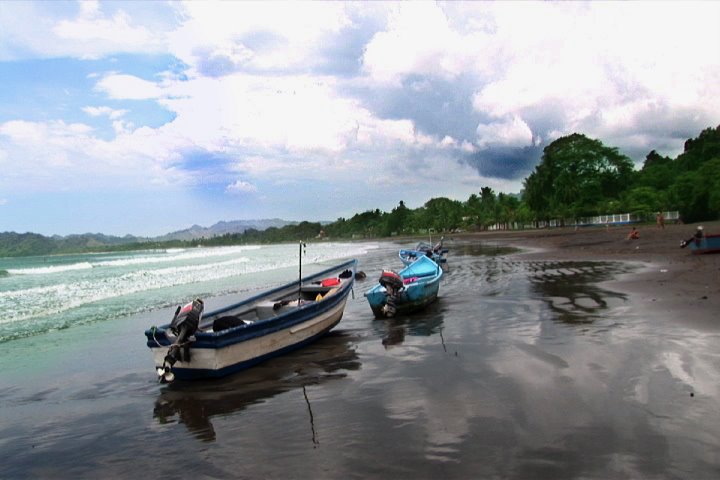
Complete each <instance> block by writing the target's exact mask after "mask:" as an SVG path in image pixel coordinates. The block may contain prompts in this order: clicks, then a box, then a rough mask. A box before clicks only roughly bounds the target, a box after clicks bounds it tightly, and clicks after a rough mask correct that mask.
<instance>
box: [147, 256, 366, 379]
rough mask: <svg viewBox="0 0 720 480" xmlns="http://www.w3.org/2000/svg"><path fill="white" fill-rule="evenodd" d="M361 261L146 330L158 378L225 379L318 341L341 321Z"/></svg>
mask: <svg viewBox="0 0 720 480" xmlns="http://www.w3.org/2000/svg"><path fill="white" fill-rule="evenodd" d="M356 268H357V260H350V261H347V262H344V263H341V264H339V265H336V266H334V267H331V268H328V269H325V270H323V271H321V272H318V273H316V274H313V275H310V276H307V277H304V278H303V277H302V275H301V274H300V275H299V276H298V277H299V278H298V280H295V281H293V282H290V283H288V284H286V285H283V286H280V287H277V288H273V289H271V290H269V291H267V292H264V293H261V294H259V295H255V296H253V297H251V298H249V299H247V300H244V301H242V302H239V303H235V304H233V305H229V306H226V307H223V308H220V309H217V310H215V311H212V312H209V313H207V314H204V312H203V310H204V303H203V301H202V300H201V299H196V300H193V302H191V303H188V304H187V305H185V306H184V307H178V308H177V310H176V312H175V316H174V317H173V319H172V321H171V322H170V323H169V324H167V325H163V326H160V327H152V328H150V329H148V330H146V331H145V336H146V338H147V346H148V347H149V348H150V350H151V351H152V353H153V356H154V359H155V367H156V371H157V374H158V379H159V380H160V381H161V382H164V383H166V382H171V381H173V380H174V379H176V378H177V379H197V378H212V377H222V376H225V375H228V374H231V373H234V372H237V371H239V370H243V369H245V368H248V367H250V366H252V365H255V364H257V363H260V362H262V361H264V360H267V359H269V358H272V357H275V356H277V355H281V354H283V353H285V352H288V351H291V350H294V349H297V348H300V347H302V346H304V345H307V344H308V343H310V342H313V341H314V340H317V339H318V338H320V337H321V336H323V335H324V334H326V333H327V332H329V331H330V330H331V329H332V328H333V327H335V325H337V324H338V322H340V319H341V318H342V316H343V312H344V310H345V303H346V302H347V298H348V294H349V293H350V291H351V289H352V286H353V284H354V281H355V271H356Z"/></svg>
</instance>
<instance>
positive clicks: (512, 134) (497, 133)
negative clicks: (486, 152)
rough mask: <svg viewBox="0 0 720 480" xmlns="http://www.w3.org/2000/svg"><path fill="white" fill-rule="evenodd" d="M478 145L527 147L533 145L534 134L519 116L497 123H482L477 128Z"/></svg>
mask: <svg viewBox="0 0 720 480" xmlns="http://www.w3.org/2000/svg"><path fill="white" fill-rule="evenodd" d="M477 136H478V140H477V145H478V146H479V147H480V148H487V147H488V146H497V145H502V146H509V147H527V146H530V145H531V144H532V141H533V134H532V131H531V130H530V127H528V125H527V123H525V122H524V121H523V119H522V118H520V117H518V116H517V115H513V116H512V117H510V118H507V119H505V120H503V121H499V122H495V123H481V124H479V125H478V127H477Z"/></svg>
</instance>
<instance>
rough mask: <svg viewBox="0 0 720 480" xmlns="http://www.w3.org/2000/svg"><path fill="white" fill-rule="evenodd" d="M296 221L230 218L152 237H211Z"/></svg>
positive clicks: (156, 238) (163, 240)
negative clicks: (205, 225)
mask: <svg viewBox="0 0 720 480" xmlns="http://www.w3.org/2000/svg"><path fill="white" fill-rule="evenodd" d="M297 223H298V222H288V221H286V220H281V219H279V218H269V219H262V220H232V221H230V222H218V223H216V224H215V225H212V226H210V227H201V226H200V225H193V226H192V227H190V228H186V229H185V230H178V231H176V232H172V233H168V234H166V235H161V236H159V237H155V238H153V240H154V241H158V242H167V241H170V240H197V239H198V238H211V237H217V236H220V235H225V234H227V233H243V232H244V231H245V230H249V229H254V230H259V231H263V230H267V229H268V228H270V227H275V228H282V227H284V226H285V225H297Z"/></svg>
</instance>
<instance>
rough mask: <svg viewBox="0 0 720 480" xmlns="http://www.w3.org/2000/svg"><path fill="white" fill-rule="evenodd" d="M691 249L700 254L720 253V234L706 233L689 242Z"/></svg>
mask: <svg viewBox="0 0 720 480" xmlns="http://www.w3.org/2000/svg"><path fill="white" fill-rule="evenodd" d="M687 246H688V247H690V251H692V253H693V254H695V255H699V254H702V253H720V235H705V236H703V237H701V238H695V239H693V240H692V241H690V242H687Z"/></svg>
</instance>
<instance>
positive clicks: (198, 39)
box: [169, 2, 350, 70]
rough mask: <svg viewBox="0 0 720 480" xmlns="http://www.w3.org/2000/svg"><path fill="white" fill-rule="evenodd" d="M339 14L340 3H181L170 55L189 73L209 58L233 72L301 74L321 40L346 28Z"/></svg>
mask: <svg viewBox="0 0 720 480" xmlns="http://www.w3.org/2000/svg"><path fill="white" fill-rule="evenodd" d="M345 10H346V4H344V3H342V2H215V3H212V4H209V3H206V2H185V3H183V4H182V11H183V17H184V21H183V23H182V25H181V27H180V28H178V29H177V30H176V31H174V32H173V34H172V35H170V36H169V41H170V49H171V51H172V52H173V53H174V54H175V55H176V56H177V57H178V58H180V59H182V60H183V61H184V62H186V63H187V64H188V65H191V66H194V67H198V64H199V63H200V62H202V61H204V60H207V59H209V58H213V57H215V58H216V59H225V60H226V61H227V62H228V63H229V64H230V65H231V66H232V67H233V68H236V67H239V66H245V67H248V68H252V69H261V70H292V69H294V68H296V67H301V68H302V69H303V70H305V69H307V67H308V66H311V65H315V64H316V63H317V61H318V59H317V55H316V52H317V50H318V49H319V48H321V47H323V46H324V45H325V43H324V42H325V41H326V40H327V39H326V37H327V36H328V35H332V34H335V33H337V32H339V31H340V30H341V29H342V28H344V27H346V26H348V25H350V20H349V19H348V17H347V15H346V13H345Z"/></svg>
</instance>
